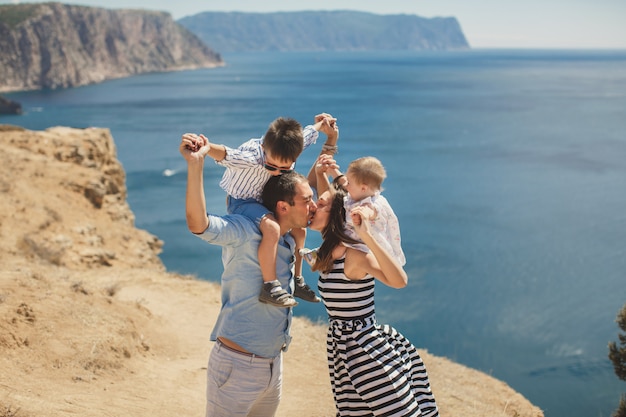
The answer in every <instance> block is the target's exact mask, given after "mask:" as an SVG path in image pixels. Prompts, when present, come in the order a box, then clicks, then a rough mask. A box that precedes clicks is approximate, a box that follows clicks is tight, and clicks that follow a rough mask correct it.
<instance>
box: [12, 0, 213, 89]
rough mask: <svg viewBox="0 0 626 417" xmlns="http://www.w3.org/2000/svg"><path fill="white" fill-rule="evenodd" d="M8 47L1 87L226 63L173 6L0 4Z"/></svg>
mask: <svg viewBox="0 0 626 417" xmlns="http://www.w3.org/2000/svg"><path fill="white" fill-rule="evenodd" d="M0 51H2V53H1V54H0V91H18V90H34V89H53V88H64V87H72V86H79V85H86V84H91V83H96V82H101V81H104V80H107V79H113V78H120V77H125V76H130V75H134V74H140V73H146V72H158V71H173V70H181V69H188V68H200V67H211V66H217V65H221V64H223V63H222V59H221V57H220V55H219V54H217V53H216V52H214V51H213V50H211V49H210V48H209V47H208V46H206V45H205V44H204V43H203V42H202V41H201V40H200V39H199V38H198V37H196V36H195V35H193V34H192V33H191V32H189V31H188V30H186V29H185V28H183V27H182V26H180V25H179V24H177V23H176V22H175V21H174V20H173V19H172V17H171V16H170V15H169V14H167V13H164V12H151V11H140V10H108V9H102V8H93V7H84V6H71V5H65V4H61V3H38V4H17V5H2V6H0Z"/></svg>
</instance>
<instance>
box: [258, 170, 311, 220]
mask: <svg viewBox="0 0 626 417" xmlns="http://www.w3.org/2000/svg"><path fill="white" fill-rule="evenodd" d="M302 182H307V179H306V177H305V176H304V175H302V174H300V173H298V172H296V171H292V172H289V173H287V174H282V175H276V176H273V177H271V178H270V179H269V180H267V183H265V187H263V192H262V193H261V200H262V201H263V205H264V206H265V207H266V208H267V209H268V210H269V211H271V212H272V213H276V204H278V202H279V201H286V202H287V203H288V204H289V205H290V206H293V205H294V204H295V203H294V197H295V196H296V187H297V186H298V184H300V183H302Z"/></svg>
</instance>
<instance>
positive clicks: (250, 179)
mask: <svg viewBox="0 0 626 417" xmlns="http://www.w3.org/2000/svg"><path fill="white" fill-rule="evenodd" d="M334 123H335V119H334V118H333V117H332V116H331V115H330V114H327V113H322V114H319V115H317V116H315V124H314V125H308V126H306V127H305V128H304V129H302V126H301V125H300V123H298V122H297V121H296V120H294V119H289V118H283V117H279V118H277V119H276V120H274V121H273V122H272V123H271V124H270V125H269V128H268V129H267V132H266V133H265V135H264V136H263V137H262V138H259V139H250V140H249V141H247V142H245V143H243V144H241V145H240V146H239V147H238V148H237V149H233V148H229V147H227V146H225V145H217V144H214V143H210V142H209V146H210V150H209V152H208V153H207V155H209V156H210V157H211V158H213V159H214V160H215V162H216V163H217V164H218V165H221V166H224V167H225V168H226V171H225V172H224V176H223V177H222V180H221V181H220V186H221V187H222V188H223V189H224V190H225V191H226V193H227V194H228V197H227V203H226V206H227V211H228V213H230V214H243V215H245V216H247V217H250V218H253V219H255V220H256V221H257V223H258V224H259V229H260V230H261V234H262V239H261V243H260V244H259V251H258V256H259V264H260V266H261V274H262V275H263V285H262V287H261V293H260V295H259V300H260V301H262V302H264V303H268V304H271V305H274V306H277V307H293V306H295V305H297V304H298V302H297V301H296V300H295V299H294V296H292V295H291V294H290V293H289V292H288V291H286V290H285V289H284V288H282V287H281V285H280V283H279V281H278V280H277V279H276V253H277V245H278V240H279V236H280V227H279V226H278V223H277V222H276V220H275V218H274V216H273V215H272V213H270V212H269V211H268V210H267V209H266V208H265V207H264V206H263V205H262V204H261V202H260V201H261V191H262V190H263V186H264V185H265V183H266V182H267V180H268V179H269V178H270V177H271V176H276V175H281V174H284V173H287V172H291V171H293V169H294V168H295V164H296V159H297V158H298V157H299V156H300V154H301V153H302V151H303V150H304V149H306V148H307V147H308V146H309V145H311V144H313V143H315V142H316V141H317V137H318V131H320V130H321V131H322V132H324V133H326V134H327V135H328V134H329V133H330V132H332V127H331V125H332V124H334ZM186 135H192V136H193V135H194V134H190V133H187V134H185V135H183V138H184V137H185V136H186ZM200 136H201V137H203V138H204V139H206V137H204V135H200ZM207 142H208V139H207ZM291 233H292V235H293V236H294V240H295V241H296V254H298V249H299V248H302V247H304V241H305V237H306V230H305V229H300V230H295V229H294V230H292V232H291ZM295 268H296V271H295V277H296V279H295V281H296V286H295V291H294V295H295V296H296V297H298V298H302V299H303V300H306V301H311V302H316V303H317V302H320V299H319V297H318V296H317V295H315V292H314V291H313V290H311V288H309V286H308V285H307V284H306V283H305V282H304V278H303V277H302V274H301V272H302V262H301V260H300V256H299V255H298V256H297V261H296V266H295Z"/></svg>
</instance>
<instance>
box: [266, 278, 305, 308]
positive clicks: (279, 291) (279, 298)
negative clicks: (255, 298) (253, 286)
mask: <svg viewBox="0 0 626 417" xmlns="http://www.w3.org/2000/svg"><path fill="white" fill-rule="evenodd" d="M259 301H261V302H262V303H266V304H271V305H273V306H276V307H295V306H297V305H298V302H297V301H296V300H295V298H293V296H292V295H291V294H289V293H288V292H287V291H285V290H284V289H283V288H282V287H281V286H280V283H279V282H278V281H272V282H264V283H263V286H261V294H259Z"/></svg>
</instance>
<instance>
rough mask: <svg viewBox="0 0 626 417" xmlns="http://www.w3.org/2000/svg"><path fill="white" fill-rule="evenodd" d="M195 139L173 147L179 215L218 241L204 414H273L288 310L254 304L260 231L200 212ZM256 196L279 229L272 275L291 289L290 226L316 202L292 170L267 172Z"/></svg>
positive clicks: (236, 218)
mask: <svg viewBox="0 0 626 417" xmlns="http://www.w3.org/2000/svg"><path fill="white" fill-rule="evenodd" d="M208 150H209V144H208V140H207V139H206V138H204V137H202V136H183V139H182V141H181V145H180V152H181V154H182V155H183V157H184V158H185V160H186V161H187V195H186V216H187V226H188V228H189V230H190V231H191V232H192V233H194V234H196V235H197V236H198V237H200V238H201V239H203V240H205V241H207V242H209V243H211V244H215V245H220V246H222V250H223V252H222V261H223V263H224V272H223V274H222V280H221V287H222V309H221V310H220V314H219V316H218V318H217V321H216V323H215V327H214V328H213V331H212V333H211V340H213V341H215V342H216V343H215V345H214V347H213V350H212V351H211V355H210V358H209V365H208V369H207V408H206V415H207V417H208V416H211V417H220V416H273V415H274V414H275V412H276V409H277V408H278V403H279V401H280V395H281V386H282V352H283V351H284V350H286V349H287V346H288V345H289V342H290V339H291V337H290V336H289V328H290V324H291V317H292V312H291V308H275V307H272V306H270V305H268V304H264V303H261V302H259V300H258V294H259V290H260V286H261V284H262V282H263V280H262V275H261V268H260V266H259V261H258V256H257V255H258V246H259V242H260V241H261V237H262V235H261V232H260V231H259V228H258V227H257V226H256V225H255V223H254V221H252V220H251V219H250V218H248V217H245V216H243V215H237V214H233V215H226V216H214V215H209V214H207V213H206V201H205V194H204V184H203V168H204V158H205V156H206V154H207V152H208ZM262 199H263V202H264V204H265V205H266V207H268V209H269V210H271V211H272V212H273V213H274V216H275V218H276V220H277V222H278V224H279V226H280V240H279V244H278V252H277V257H276V272H277V278H278V280H279V281H280V283H281V285H282V286H283V288H289V289H290V291H291V292H293V285H294V283H293V273H292V271H293V267H294V262H295V257H294V249H295V242H294V240H293V237H292V236H291V234H290V233H289V231H290V230H291V229H292V228H304V227H306V226H307V224H308V223H309V221H310V220H311V218H312V217H313V215H314V213H315V210H316V205H315V202H314V201H313V191H312V190H311V187H310V186H309V184H308V181H307V179H306V178H305V177H304V176H302V175H301V174H298V173H296V172H291V173H287V174H283V175H280V176H276V177H272V178H271V179H270V180H269V181H268V182H267V184H266V186H265V188H264V190H263V195H262Z"/></svg>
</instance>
